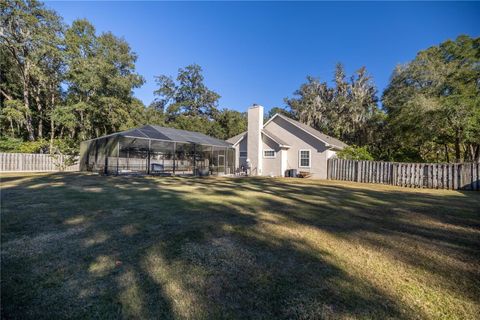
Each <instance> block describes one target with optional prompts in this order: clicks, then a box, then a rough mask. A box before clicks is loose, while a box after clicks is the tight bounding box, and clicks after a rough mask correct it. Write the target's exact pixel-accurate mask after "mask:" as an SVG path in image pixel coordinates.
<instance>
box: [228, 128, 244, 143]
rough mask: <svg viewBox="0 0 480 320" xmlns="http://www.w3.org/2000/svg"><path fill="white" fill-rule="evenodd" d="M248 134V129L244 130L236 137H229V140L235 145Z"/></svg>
mask: <svg viewBox="0 0 480 320" xmlns="http://www.w3.org/2000/svg"><path fill="white" fill-rule="evenodd" d="M246 135H247V131H244V132H242V133H240V134H237V135H236V136H234V137H231V138H230V139H227V142H230V143H231V144H233V145H236V144H237V143H239V142H240V141H242V140H243V138H244V137H245V136H246Z"/></svg>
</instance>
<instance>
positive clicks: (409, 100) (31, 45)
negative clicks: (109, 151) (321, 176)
mask: <svg viewBox="0 0 480 320" xmlns="http://www.w3.org/2000/svg"><path fill="white" fill-rule="evenodd" d="M0 12H1V17H0V19H1V20H0V105H1V114H0V122H1V127H0V133H1V138H0V150H3V151H16V152H62V153H72V152H73V153H74V152H78V145H79V141H82V140H86V139H91V138H95V137H99V136H102V135H105V134H109V133H112V132H116V131H120V130H125V129H128V128H132V127H135V126H139V125H143V124H147V123H149V124H157V125H162V126H170V127H175V128H180V129H185V130H192V131H200V132H203V133H206V134H209V135H212V136H215V137H217V138H220V139H227V138H229V137H232V136H234V135H236V134H238V133H240V132H243V131H244V130H246V126H247V119H246V114H245V113H242V112H238V111H235V110H230V109H227V108H220V107H219V99H220V95H219V94H218V93H217V92H215V91H213V90H211V89H209V88H208V87H207V86H206V85H205V81H204V77H203V73H202V68H201V67H200V66H199V65H195V64H192V65H189V66H186V67H184V68H180V69H179V70H178V74H177V75H176V76H175V77H172V76H168V75H159V76H158V77H156V78H155V81H156V84H157V89H156V90H155V92H154V94H155V100H154V101H153V102H152V103H151V104H150V105H148V106H145V105H144V104H143V103H142V102H141V101H140V100H139V99H137V98H135V97H134V95H133V90H134V89H135V88H139V87H140V86H142V85H143V84H144V82H145V80H144V78H143V77H142V76H141V75H140V74H138V72H137V71H136V69H135V63H136V60H137V55H136V54H135V53H134V52H133V51H132V49H131V47H130V46H129V44H128V43H127V42H126V41H125V40H124V39H122V38H119V37H117V36H115V35H114V34H112V33H111V32H105V33H98V32H97V31H96V30H95V27H94V26H93V25H92V24H91V23H90V22H89V21H87V20H85V19H79V20H75V21H74V22H73V23H72V24H71V25H66V24H65V23H64V22H63V21H62V18H61V17H60V16H59V15H58V14H57V13H56V12H55V11H53V10H50V9H48V8H46V7H45V6H44V5H43V4H42V3H41V2H38V1H35V0H27V1H20V0H7V1H3V2H1V3H0ZM479 44H480V38H471V37H468V36H459V37H458V38H457V39H456V40H454V41H451V40H449V41H446V42H444V43H441V44H439V45H438V46H434V47H431V48H429V49H427V50H424V51H420V52H419V53H418V54H417V56H416V57H415V59H414V60H413V61H411V62H409V63H407V64H405V65H400V66H397V67H396V69H395V70H394V71H393V74H392V77H391V79H390V83H389V85H388V87H387V88H386V90H385V91H384V92H383V93H382V94H381V96H380V97H379V94H378V92H377V89H376V86H375V84H374V82H373V79H372V77H371V75H370V74H369V73H368V71H367V70H366V68H365V67H361V68H360V69H359V70H358V71H356V72H355V73H354V74H353V75H350V76H347V75H346V72H345V70H344V68H343V66H342V65H341V64H338V65H337V66H336V68H335V72H334V75H333V81H321V80H320V79H318V78H315V77H312V76H308V77H307V81H306V82H305V83H304V84H302V85H301V86H300V88H299V89H298V90H296V91H295V92H294V94H293V96H292V97H288V98H285V105H284V106H283V107H279V108H273V109H272V110H271V111H270V115H273V114H274V113H275V112H282V113H285V114H287V115H289V116H291V117H293V118H295V119H298V120H299V121H301V122H303V123H306V124H308V125H310V126H312V127H314V128H316V129H318V130H320V131H322V132H324V133H326V134H329V135H331V136H333V137H337V138H339V139H341V140H343V141H345V142H346V143H348V144H349V145H351V146H352V148H351V150H348V152H345V154H346V155H348V157H357V158H358V157H360V158H362V157H363V158H365V157H366V158H374V159H377V160H390V161H420V162H422V161H423V162H430V161H446V162H450V161H480V101H479V99H480V98H479V97H480V94H479V93H480V92H479V91H480V49H479Z"/></svg>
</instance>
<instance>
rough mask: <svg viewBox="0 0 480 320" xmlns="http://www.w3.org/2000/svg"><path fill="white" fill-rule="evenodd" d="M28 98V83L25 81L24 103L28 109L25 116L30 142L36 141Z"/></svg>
mask: <svg viewBox="0 0 480 320" xmlns="http://www.w3.org/2000/svg"><path fill="white" fill-rule="evenodd" d="M28 98H29V92H28V81H25V80H24V81H23V103H24V104H25V108H26V109H27V112H26V114H25V124H26V129H27V132H28V140H30V141H34V140H35V133H34V132H33V125H32V116H31V115H30V102H29V99H28Z"/></svg>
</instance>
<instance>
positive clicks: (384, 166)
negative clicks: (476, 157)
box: [327, 159, 480, 190]
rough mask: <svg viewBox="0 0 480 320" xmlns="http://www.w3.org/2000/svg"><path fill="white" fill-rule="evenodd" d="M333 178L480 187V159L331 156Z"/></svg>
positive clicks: (419, 185) (330, 176)
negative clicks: (432, 160) (397, 159)
mask: <svg viewBox="0 0 480 320" xmlns="http://www.w3.org/2000/svg"><path fill="white" fill-rule="evenodd" d="M327 176H328V179H331V180H345V181H356V182H366V183H382V184H390V185H394V186H402V187H410V188H432V189H452V190H457V189H463V190H480V164H479V163H401V162H383V161H360V160H342V159H329V160H328V164H327Z"/></svg>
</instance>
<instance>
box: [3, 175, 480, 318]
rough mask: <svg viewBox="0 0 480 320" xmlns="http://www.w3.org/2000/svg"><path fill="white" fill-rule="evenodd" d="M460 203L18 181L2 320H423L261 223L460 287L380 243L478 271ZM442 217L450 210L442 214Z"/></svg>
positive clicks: (338, 190)
mask: <svg viewBox="0 0 480 320" xmlns="http://www.w3.org/2000/svg"><path fill="white" fill-rule="evenodd" d="M16 182H17V183H16ZM5 183H6V182H5ZM9 183H10V184H12V185H11V186H10V185H9ZM272 196H273V197H272ZM250 197H251V198H250ZM245 198H246V199H245ZM469 199H470V198H469ZM455 200H456V199H455ZM452 201H453V198H449V199H440V198H438V197H433V196H426V197H423V195H421V194H418V195H404V194H402V193H398V194H395V193H393V194H392V192H380V191H372V190H366V189H365V190H363V189H350V188H347V187H341V186H332V185H315V184H313V185H312V184H307V185H303V184H301V183H299V184H297V183H287V182H283V181H275V180H273V181H272V180H266V179H200V178H175V177H172V178H152V177H100V176H91V175H82V174H52V175H47V176H34V177H32V178H29V179H25V180H22V181H17V180H15V179H10V180H8V183H6V186H5V187H4V188H3V190H2V211H3V212H2V221H1V222H2V261H1V263H2V293H1V295H2V317H3V318H36V319H38V318H52V317H55V318H67V317H68V318H71V317H78V318H85V317H99V318H118V317H124V318H165V319H168V318H172V319H173V318H175V319H178V318H275V319H277V318H290V319H291V318H307V319H308V318H312V319H318V318H342V317H343V318H347V317H354V318H388V317H391V318H409V317H411V316H412V315H413V314H415V313H418V312H420V311H419V310H417V309H412V307H411V306H406V305H403V304H402V303H400V302H398V301H396V300H395V297H393V296H391V294H390V293H388V292H386V291H385V290H383V289H382V288H378V287H377V286H375V285H374V284H372V283H370V282H369V280H368V279H364V278H358V277H355V276H352V274H350V273H348V272H346V270H345V269H344V268H342V267H340V266H339V265H338V264H337V263H336V262H335V258H334V257H331V256H330V253H329V252H327V251H325V250H321V249H320V248H319V247H318V246H312V243H310V242H308V241H305V240H302V239H301V238H295V237H293V238H292V237H290V236H289V235H283V234H277V233H271V232H270V231H269V230H263V229H262V228H263V225H264V224H265V221H264V220H262V219H264V218H265V216H263V215H260V214H259V213H260V212H269V213H270V214H271V215H272V216H275V217H277V218H278V220H277V221H272V222H271V223H272V224H275V223H277V224H282V225H283V224H287V225H288V224H289V223H295V224H299V225H306V226H309V227H312V228H316V229H318V230H323V231H326V232H329V233H332V234H334V235H336V236H340V237H343V238H344V239H347V240H349V241H361V242H362V243H364V244H365V245H369V246H377V247H379V248H380V247H381V248H384V249H386V250H391V251H392V252H395V254H396V255H398V258H399V259H401V260H402V261H404V262H405V263H408V264H414V265H422V266H423V267H424V268H425V269H426V270H429V271H431V270H433V272H435V273H436V274H439V276H440V277H442V278H446V279H447V278H448V274H447V273H448V272H452V270H451V268H452V266H449V268H450V269H447V268H446V269H441V268H438V267H439V266H438V263H437V262H435V261H434V262H429V260H428V258H427V257H421V256H419V257H415V258H412V257H411V252H409V251H406V250H405V249H404V248H402V247H397V246H392V244H391V243H390V242H388V241H381V240H378V239H376V238H371V237H369V236H368V235H370V234H378V235H388V234H390V233H393V234H395V235H399V236H401V237H403V239H408V240H410V241H421V240H418V238H424V239H429V241H431V242H434V243H433V244H432V248H434V249H435V250H440V249H442V250H460V252H461V254H462V255H464V256H469V257H471V256H473V257H474V259H476V254H477V253H478V247H476V245H478V239H477V238H475V235H474V236H473V237H472V235H470V234H468V230H467V231H465V230H463V229H462V228H476V227H477V226H478V220H477V219H476V216H475V214H471V212H470V209H469V207H468V205H467V206H466V208H465V212H463V213H462V214H461V215H460V216H455V212H454V213H452V212H450V210H451V209H452V206H454V205H453V204H452ZM468 201H471V200H468ZM468 201H467V202H466V203H467V204H468ZM383 203H387V205H388V206H391V207H392V208H403V209H405V210H407V211H408V210H413V211H414V212H415V214H417V213H418V214H421V215H424V216H426V217H427V218H429V219H432V220H435V221H436V222H438V223H443V224H449V225H450V224H452V225H455V226H457V227H458V228H460V229H459V231H453V232H454V233H453V234H451V235H450V236H449V235H445V233H446V231H445V230H443V229H441V228H435V227H428V228H425V227H423V226H421V225H420V223H415V221H409V220H408V219H407V220H405V218H408V217H410V213H408V212H407V213H405V212H402V211H399V212H397V211H395V210H393V209H389V210H388V211H387V213H388V214H389V215H390V216H389V217H384V216H382V212H381V211H379V210H378V207H379V206H382V204H383ZM409 203H410V204H409ZM411 203H413V204H411ZM439 206H440V207H442V208H443V207H445V209H444V210H445V211H441V212H439V213H433V212H431V211H432V208H435V207H439ZM442 210H443V209H442ZM477 218H478V217H477ZM450 231H451V230H449V231H448V232H450ZM477 236H478V234H477ZM432 239H433V240H434V241H432ZM459 239H460V240H459ZM453 248H455V249H453ZM432 268H433V269H432ZM460 271H461V270H454V271H453V272H454V273H456V272H460ZM469 276H470V275H469Z"/></svg>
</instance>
